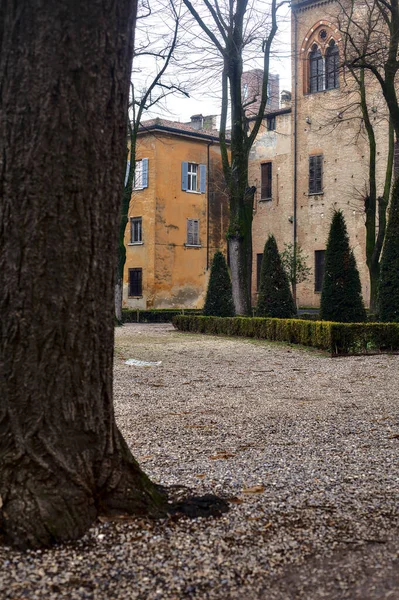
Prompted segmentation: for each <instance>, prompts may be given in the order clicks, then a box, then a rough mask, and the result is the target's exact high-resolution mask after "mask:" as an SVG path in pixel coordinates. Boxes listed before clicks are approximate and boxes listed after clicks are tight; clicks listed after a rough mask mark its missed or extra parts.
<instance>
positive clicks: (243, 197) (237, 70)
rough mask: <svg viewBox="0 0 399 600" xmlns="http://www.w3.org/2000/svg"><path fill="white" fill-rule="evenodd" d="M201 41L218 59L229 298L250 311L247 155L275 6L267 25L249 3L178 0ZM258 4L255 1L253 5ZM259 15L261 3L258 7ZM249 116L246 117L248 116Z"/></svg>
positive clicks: (245, 311) (260, 113) (263, 97)
mask: <svg viewBox="0 0 399 600" xmlns="http://www.w3.org/2000/svg"><path fill="white" fill-rule="evenodd" d="M183 2H184V4H185V5H186V7H187V8H188V10H189V11H190V13H191V15H192V17H193V18H194V19H195V21H196V23H198V25H199V26H200V28H201V30H202V33H203V37H204V39H206V40H207V42H208V44H209V46H208V56H211V57H213V59H214V58H215V56H214V55H215V53H216V54H217V55H218V57H219V59H221V61H222V76H221V80H222V81H221V88H222V105H221V123H220V133H219V139H220V146H221V153H222V164H223V172H224V177H225V180H226V184H227V186H228V190H229V204H230V224H229V229H228V232H227V237H228V246H229V256H230V268H231V275H232V284H233V298H234V304H235V309H236V312H237V314H250V311H251V272H252V218H253V204H254V194H255V191H256V189H255V188H254V187H249V185H248V159H249V152H250V150H251V147H252V145H253V143H254V141H255V138H256V136H257V134H258V131H259V127H260V125H261V122H262V120H263V118H264V112H265V107H266V102H267V83H268V75H269V60H270V52H271V47H272V43H273V40H274V37H275V34H276V32H277V8H278V7H277V3H276V0H271V4H270V5H269V11H270V12H269V13H268V14H267V15H266V17H268V19H269V20H268V24H267V25H266V23H265V14H266V13H267V11H266V12H263V13H262V16H261V17H260V11H258V9H257V7H256V3H255V1H254V0H252V2H249V0H229V1H227V0H226V1H224V0H221V1H219V0H198V1H197V2H195V3H192V2H191V1H190V0H183ZM258 4H259V3H258ZM259 9H260V10H261V11H265V5H263V3H262V5H261V6H260V7H259ZM254 45H256V46H257V48H258V53H259V54H260V55H261V56H262V62H263V79H262V81H261V93H260V95H261V101H260V104H259V109H258V111H257V114H256V117H255V119H252V127H251V128H250V127H249V118H248V114H247V111H246V109H247V108H248V106H249V104H250V103H253V102H254V99H253V98H250V99H247V100H245V99H244V97H243V94H242V89H241V79H242V73H243V63H244V58H245V52H246V50H247V49H248V48H250V47H253V46H254ZM229 110H230V113H231V130H230V134H229V135H230V140H231V145H230V154H229V151H228V147H227V143H226V131H227V119H228V112H229ZM251 116H252V115H251Z"/></svg>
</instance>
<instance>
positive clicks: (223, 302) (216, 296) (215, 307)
mask: <svg viewBox="0 0 399 600" xmlns="http://www.w3.org/2000/svg"><path fill="white" fill-rule="evenodd" d="M203 313H204V315H207V316H213V317H234V315H235V310H234V302H233V292H232V287H231V279H230V275H229V271H228V268H227V264H226V260H225V258H224V256H223V254H222V253H221V252H220V251H219V250H218V251H217V252H215V255H214V257H213V261H212V267H211V274H210V277H209V283H208V290H207V292H206V299H205V305H204V311H203Z"/></svg>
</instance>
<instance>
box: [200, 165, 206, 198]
mask: <svg viewBox="0 0 399 600" xmlns="http://www.w3.org/2000/svg"><path fill="white" fill-rule="evenodd" d="M199 167H200V192H201V194H205V192H206V165H200V166H199Z"/></svg>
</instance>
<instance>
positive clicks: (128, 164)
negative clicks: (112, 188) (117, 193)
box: [125, 160, 130, 187]
mask: <svg viewBox="0 0 399 600" xmlns="http://www.w3.org/2000/svg"><path fill="white" fill-rule="evenodd" d="M129 169H130V160H128V161H127V163H126V175H125V187H126V184H127V180H128V178H129Z"/></svg>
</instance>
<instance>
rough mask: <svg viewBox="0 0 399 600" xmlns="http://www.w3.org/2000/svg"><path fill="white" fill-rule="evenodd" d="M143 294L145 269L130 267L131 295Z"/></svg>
mask: <svg viewBox="0 0 399 600" xmlns="http://www.w3.org/2000/svg"><path fill="white" fill-rule="evenodd" d="M142 295H143V269H129V296H142Z"/></svg>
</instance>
